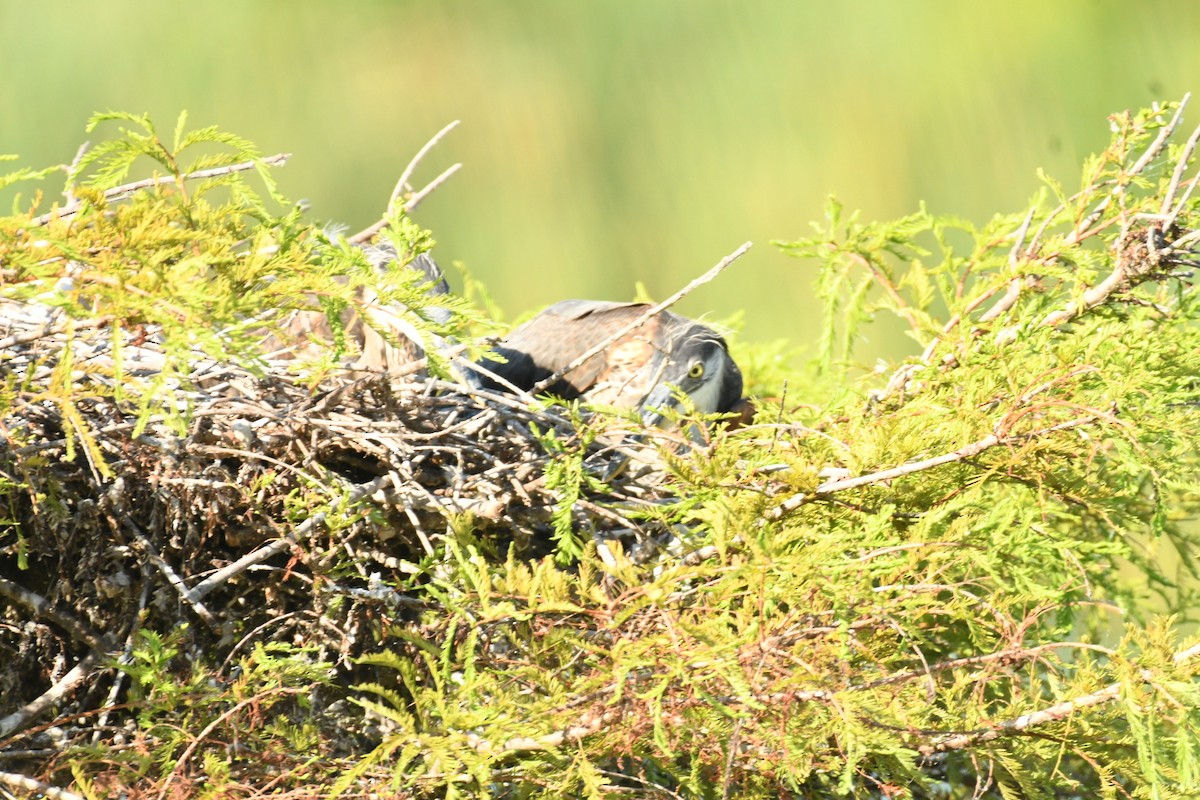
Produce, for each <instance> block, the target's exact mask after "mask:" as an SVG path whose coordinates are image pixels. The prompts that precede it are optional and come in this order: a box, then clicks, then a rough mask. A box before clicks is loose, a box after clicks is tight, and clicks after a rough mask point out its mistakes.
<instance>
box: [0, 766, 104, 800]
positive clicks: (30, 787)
mask: <svg viewBox="0 0 1200 800" xmlns="http://www.w3.org/2000/svg"><path fill="white" fill-rule="evenodd" d="M0 783H2V784H4V785H5V786H11V787H12V788H14V789H20V790H21V791H25V792H30V795H29V796H31V797H32V796H33V795H34V794H40V795H45V796H46V797H48V798H50V800H86V798H84V797H83V795H78V794H75V793H74V792H68V791H67V790H66V789H56V788H54V787H53V786H51V785H50V784H48V783H42V782H41V781H35V780H34V779H33V778H27V777H25V776H24V775H18V774H17V773H15V772H0Z"/></svg>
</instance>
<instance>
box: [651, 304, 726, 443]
mask: <svg viewBox="0 0 1200 800" xmlns="http://www.w3.org/2000/svg"><path fill="white" fill-rule="evenodd" d="M655 369H656V371H657V373H658V378H657V380H655V382H654V385H653V387H652V388H651V389H650V391H649V393H647V395H646V398H645V399H644V400H643V401H642V404H641V409H642V421H643V422H645V423H646V424H647V425H661V424H662V423H663V419H664V417H665V415H666V412H667V411H668V410H670V409H675V410H683V405H684V404H683V398H684V397H686V398H688V401H689V402H690V403H691V405H692V407H694V408H695V410H696V411H697V412H699V413H701V414H720V413H725V412H727V411H730V410H732V409H733V407H734V406H735V405H736V404H737V403H738V401H739V400H741V398H742V372H741V370H739V369H738V366H737V364H735V363H734V361H733V359H732V358H730V356H729V349H728V348H727V346H726V344H725V340H724V339H722V338H721V337H720V336H718V335H717V334H716V333H714V332H713V331H711V330H709V329H708V328H706V327H704V326H703V325H699V324H696V325H693V326H692V327H690V328H689V329H688V330H687V331H685V332H684V334H683V335H682V336H680V337H678V338H677V339H676V340H675V341H674V342H673V343H672V346H670V347H668V348H667V349H666V351H665V352H662V353H661V354H660V356H659V362H658V363H657V365H656V366H655Z"/></svg>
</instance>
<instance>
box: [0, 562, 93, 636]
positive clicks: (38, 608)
mask: <svg viewBox="0 0 1200 800" xmlns="http://www.w3.org/2000/svg"><path fill="white" fill-rule="evenodd" d="M0 595H2V596H4V597H7V598H8V599H9V600H13V601H15V602H18V603H20V604H21V605H23V606H25V607H26V608H28V609H29V610H30V611H32V612H33V615H34V618H40V619H46V620H49V621H50V622H53V623H54V624H55V625H57V626H58V627H60V628H62V629H63V630H64V631H66V632H67V634H68V635H69V636H70V637H71V638H72V639H75V640H76V641H80V642H83V643H84V644H86V645H87V646H88V647H90V648H92V649H93V650H107V649H108V648H109V647H110V644H109V642H108V641H106V640H105V638H104V636H103V635H102V634H100V633H98V632H96V631H95V630H93V629H92V627H91V626H90V625H88V624H87V623H85V622H84V621H83V620H80V619H78V618H76V617H75V616H74V615H72V614H70V613H69V612H66V611H61V610H59V609H56V608H54V607H53V606H52V605H51V604H50V601H49V600H47V599H46V598H44V597H42V596H41V595H40V594H37V593H36V592H31V591H29V590H28V589H26V588H25V587H24V586H20V585H18V584H16V583H13V582H12V581H10V580H8V579H7V578H0Z"/></svg>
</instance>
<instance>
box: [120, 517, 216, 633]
mask: <svg viewBox="0 0 1200 800" xmlns="http://www.w3.org/2000/svg"><path fill="white" fill-rule="evenodd" d="M122 522H124V523H125V526H126V527H127V528H129V530H130V532H131V533H132V534H133V536H134V538H135V539H136V540H137V542H138V543H139V544H140V545H141V546H142V548H143V549H144V550H145V551H146V558H147V559H149V560H150V563H151V564H153V565H154V566H155V567H156V568H157V569H158V571H159V572H161V573H162V575H163V577H164V578H166V579H167V583H169V584H171V588H173V589H174V590H175V591H176V592H177V593H178V594H179V597H180V598H181V599H182V600H183V601H184V602H185V603H187V604H188V605H189V606H191V608H192V611H194V612H195V613H196V616H198V617H200V619H202V620H204V622H205V623H206V624H207V625H208V627H209V628H210V629H211V630H214V631H217V632H220V630H221V624H220V623H219V622H217V620H216V618H215V617H213V615H212V612H210V611H209V610H208V609H207V608H206V607H205V606H204V604H203V603H201V602H200V601H199V600H196V599H193V598H192V597H191V592H189V591H188V588H187V584H186V583H184V582H183V578H181V577H179V573H177V572H176V571H175V570H174V569H172V568H171V565H170V564H168V563H167V561H166V559H164V558H163V557H162V556H161V555H159V553H158V548H157V547H155V546H154V544H153V543H152V542H151V541H150V539H149V538H147V537H146V535H145V534H144V533H142V530H141V528H139V527H138V526H137V524H136V523H135V522H134V521H133V520H132V519H130V518H129V517H125V518H124V519H123V520H122Z"/></svg>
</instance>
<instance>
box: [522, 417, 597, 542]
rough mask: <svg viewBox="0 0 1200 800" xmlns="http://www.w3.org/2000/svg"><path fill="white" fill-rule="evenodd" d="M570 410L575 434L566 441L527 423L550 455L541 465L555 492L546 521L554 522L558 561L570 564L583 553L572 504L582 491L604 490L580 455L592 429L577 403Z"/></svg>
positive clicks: (591, 438)
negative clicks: (585, 422)
mask: <svg viewBox="0 0 1200 800" xmlns="http://www.w3.org/2000/svg"><path fill="white" fill-rule="evenodd" d="M571 412H572V413H571V421H572V423H573V424H574V426H575V434H576V435H575V436H574V437H572V440H571V441H569V442H564V441H562V439H560V438H559V437H558V435H557V434H555V432H554V430H553V429H549V428H548V429H546V430H545V431H542V430H539V429H538V427H537V425H532V424H531V426H530V428H531V430H532V433H533V435H534V438H536V439H537V440H538V442H539V443H541V445H542V447H543V448H545V450H546V453H547V454H549V456H550V461H549V462H547V464H546V468H545V477H546V486H547V488H549V489H551V490H553V491H555V492H557V493H558V495H559V499H558V502H557V503H556V504H555V506H554V511H553V512H552V513H551V515H550V521H551V522H552V524H553V525H554V549H555V554H556V558H557V559H558V562H559V563H560V564H570V563H572V562H573V561H575V560H576V559H577V558H579V556H581V555H582V554H583V541H582V540H581V539H580V538H579V536H578V535H577V533H576V531H575V509H576V503H578V502H579V500H580V498H581V497H582V496H583V495H584V493H585V490H587V491H590V492H603V491H605V490H606V487H605V486H604V484H603V482H602V481H600V480H599V479H598V478H597V477H595V476H594V475H591V474H589V473H588V471H587V470H586V469H584V466H583V459H584V456H585V455H587V451H588V448H589V447H591V445H592V443H593V442H594V441H595V440H596V432H595V431H594V430H593V429H592V428H591V427H590V426H588V425H586V424H584V423H583V421H582V420H581V419H580V415H579V407H578V405H573V406H572V408H571Z"/></svg>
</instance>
